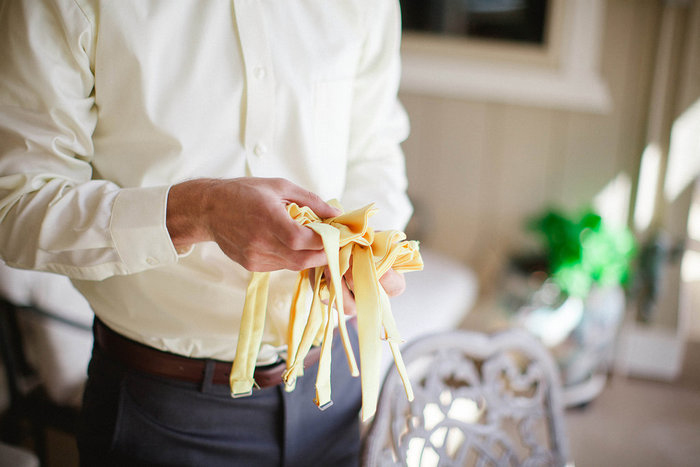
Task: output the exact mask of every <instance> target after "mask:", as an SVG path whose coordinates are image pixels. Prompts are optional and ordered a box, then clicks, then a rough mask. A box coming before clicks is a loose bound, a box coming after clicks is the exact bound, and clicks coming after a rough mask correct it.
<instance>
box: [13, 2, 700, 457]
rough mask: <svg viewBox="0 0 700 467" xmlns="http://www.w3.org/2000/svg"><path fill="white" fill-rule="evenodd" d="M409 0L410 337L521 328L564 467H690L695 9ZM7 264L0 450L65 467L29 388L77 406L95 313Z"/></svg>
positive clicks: (402, 305) (696, 385) (404, 326)
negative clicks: (553, 378) (560, 416)
mask: <svg viewBox="0 0 700 467" xmlns="http://www.w3.org/2000/svg"><path fill="white" fill-rule="evenodd" d="M401 4H402V15H403V17H402V19H403V24H404V33H403V36H404V37H403V48H402V56H403V74H402V85H401V91H400V98H401V101H402V103H403V104H404V106H405V107H406V109H407V111H408V114H409V116H410V119H411V124H412V131H411V135H410V137H409V138H408V140H407V141H406V142H405V144H404V150H405V153H406V161H407V171H408V177H409V187H410V189H409V191H410V196H411V198H412V200H413V202H414V204H415V215H414V217H413V219H412V221H411V224H410V225H409V227H408V229H407V234H408V237H409V238H412V239H416V240H420V242H421V251H422V252H423V256H424V259H425V271H424V272H423V273H416V274H415V275H408V276H407V281H408V285H409V288H408V292H407V293H406V294H405V295H404V296H402V297H399V298H398V299H396V300H394V302H393V308H394V312H395V314H396V316H397V322H398V324H399V328H400V329H401V331H402V334H403V335H404V337H405V338H406V340H408V341H410V339H411V338H414V337H416V336H418V335H420V334H422V333H425V332H429V331H440V330H446V329H452V328H462V329H469V330H478V331H485V332H492V331H496V330H499V329H503V328H505V327H514V326H515V327H523V328H526V329H528V330H529V331H531V332H532V333H533V334H535V335H536V336H537V337H539V338H540V340H541V341H542V342H543V344H545V345H546V346H547V348H548V349H549V350H550V351H551V353H552V355H553V356H554V357H555V359H556V362H557V363H558V366H559V369H560V371H561V375H562V383H563V387H564V395H565V397H564V399H565V404H566V407H567V411H566V421H567V434H568V437H569V439H570V445H571V457H572V461H573V462H575V463H576V464H577V465H580V466H587V465H596V466H598V465H616V466H618V465H619V466H626V465H634V466H644V465H649V466H652V465H654V466H655V465H697V459H698V458H700V182H698V178H699V175H700V2H699V1H698V0H686V1H681V0H676V1H671V0H666V1H664V0H402V1H401ZM0 272H1V273H2V275H0V286H1V287H0V289H1V290H0V291H1V292H2V294H3V296H4V297H5V299H6V300H7V301H6V302H5V303H4V304H3V307H4V308H3V329H4V331H3V332H4V336H5V337H4V341H5V343H6V344H8V345H7V346H6V347H5V348H3V355H4V356H6V355H8V354H13V355H15V354H17V352H15V351H14V350H13V349H14V348H16V342H14V341H13V338H12V337H11V334H12V333H10V337H8V332H9V331H7V330H8V329H9V330H19V331H17V332H19V333H20V334H22V336H23V342H22V343H20V344H21V346H22V349H23V352H20V353H21V355H20V357H21V358H19V365H18V361H17V360H15V361H14V362H9V365H10V366H11V367H12V368H9V369H10V370H12V371H11V372H8V371H6V372H5V384H4V387H6V388H8V389H7V390H5V391H4V392H2V394H1V395H2V396H3V397H0V406H1V407H3V408H4V409H3V410H4V412H3V413H4V415H3V417H2V419H1V420H2V422H3V426H2V428H3V440H5V441H8V442H11V443H18V444H22V445H24V446H26V447H29V448H32V449H35V450H37V451H38V452H39V453H40V455H41V457H42V458H43V459H44V464H45V465H51V466H72V465H77V461H76V457H75V445H74V439H73V438H72V436H71V434H70V432H71V429H72V427H73V426H74V425H72V423H73V422H72V421H71V419H70V415H68V416H66V418H67V420H63V419H61V418H60V417H62V416H63V415H51V417H48V418H51V420H48V421H46V420H40V419H41V418H42V417H40V416H39V415H41V414H39V415H37V414H34V415H31V416H30V417H29V418H30V419H32V417H34V418H33V419H34V420H35V421H36V420H39V421H40V423H47V424H48V425H49V426H53V427H52V428H49V430H48V432H47V433H48V435H47V436H44V434H40V435H37V433H36V432H35V431H32V427H33V426H34V425H32V424H31V423H28V420H27V417H26V414H25V413H24V412H22V410H24V409H26V407H27V406H28V405H29V406H33V407H44V406H43V405H39V404H40V403H39V402H36V401H35V400H34V399H27V398H26V397H25V395H26V394H27V393H29V392H31V391H32V390H34V389H36V388H43V391H42V392H43V394H42V396H41V400H42V401H43V402H41V404H43V403H44V402H46V403H47V404H48V406H50V407H53V408H55V407H59V408H66V407H68V408H69V411H70V408H72V409H75V407H77V406H78V405H79V394H80V391H81V384H82V381H83V378H84V369H83V368H84V365H86V362H87V358H88V354H89V348H90V344H91V343H90V337H89V331H87V329H88V328H89V321H90V316H89V310H85V305H84V304H82V303H80V297H75V296H74V295H73V293H74V291H73V290H72V288H71V287H70V285H69V284H68V283H67V282H65V281H62V280H61V278H57V277H56V276H48V275H33V274H32V275H31V276H23V275H22V274H24V273H21V274H19V275H18V273H16V272H15V271H10V270H5V269H1V270H0ZM57 303H58V304H64V306H62V307H61V306H59V307H56V306H55V304H57ZM426 313H429V316H430V319H429V321H430V323H429V324H426V319H425V316H426ZM13 332H15V331H13ZM42 352H43V353H42ZM25 358H26V359H28V360H29V361H28V362H23V361H22V360H23V359H25ZM4 360H5V367H6V369H8V368H7V366H8V361H7V359H4ZM16 375H19V379H20V380H21V381H19V382H18V381H15V379H16V378H15V376H16ZM27 375H31V376H32V377H33V378H34V379H33V380H31V382H30V383H29V384H27V383H26V379H27V378H26V376H27ZM13 387H14V389H13ZM28 388H29V389H28ZM39 412H42V413H43V415H47V414H49V411H48V409H46V410H44V409H41V410H39ZM51 413H53V412H51ZM61 413H63V412H61ZM43 418H44V419H46V418H47V417H46V416H44V417H43ZM56 421H61V423H52V422H56ZM63 422H65V423H63ZM42 426H43V425H42ZM42 429H43V428H42ZM39 439H44V440H46V441H47V445H46V446H45V449H44V450H42V449H41V441H37V440H39Z"/></svg>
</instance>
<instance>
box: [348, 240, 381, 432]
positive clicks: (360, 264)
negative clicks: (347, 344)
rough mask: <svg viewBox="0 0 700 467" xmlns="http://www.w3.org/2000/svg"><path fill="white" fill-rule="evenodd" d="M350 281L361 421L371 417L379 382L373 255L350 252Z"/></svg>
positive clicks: (363, 251) (361, 250)
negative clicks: (353, 284) (359, 381)
mask: <svg viewBox="0 0 700 467" xmlns="http://www.w3.org/2000/svg"><path fill="white" fill-rule="evenodd" d="M352 256H353V263H352V277H353V281H354V283H355V306H356V309H357V334H358V339H359V344H360V365H361V372H360V378H361V385H362V420H363V421H365V420H367V419H369V418H370V417H372V415H374V412H375V410H376V407H377V399H378V397H379V385H380V379H381V365H380V363H381V359H380V358H379V357H380V355H381V339H380V324H381V314H380V303H379V292H378V288H379V287H381V286H380V285H379V280H378V278H377V277H376V271H375V269H374V257H373V256H372V251H371V250H370V249H369V248H367V247H363V246H361V245H356V246H355V248H353V255H352Z"/></svg>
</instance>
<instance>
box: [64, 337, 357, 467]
mask: <svg viewBox="0 0 700 467" xmlns="http://www.w3.org/2000/svg"><path fill="white" fill-rule="evenodd" d="M348 328H349V329H348V331H349V332H350V334H351V337H352V339H353V341H354V342H355V347H356V340H357V335H356V331H355V329H354V327H353V326H348ZM355 355H358V351H357V348H356V349H355ZM316 370H317V365H314V366H312V367H310V368H309V369H307V370H306V371H305V374H304V376H303V377H301V378H299V380H298V381H297V386H296V389H295V390H294V391H293V392H291V393H287V392H286V391H285V390H284V388H283V387H282V386H281V385H280V386H276V387H269V388H264V389H259V390H254V391H253V395H252V396H249V397H243V398H238V399H233V398H231V396H230V389H229V387H228V386H227V385H222V384H219V385H216V384H212V383H211V382H209V381H206V380H205V381H204V383H203V384H201V385H200V384H195V383H188V382H183V381H178V380H172V379H167V378H162V377H157V376H152V375H146V374H142V373H138V372H135V371H133V370H129V369H128V368H124V367H123V366H121V365H120V364H119V363H117V362H115V361H113V360H112V359H110V358H108V357H107V356H105V355H104V353H103V352H102V351H101V350H100V349H99V347H98V346H95V348H94V349H93V354H92V360H91V361H90V366H89V368H88V382H87V385H86V388H85V395H84V399H83V413H82V420H81V426H80V430H79V433H78V448H79V451H80V463H81V466H110V465H119V466H135V465H144V466H158V465H163V466H206V467H210V466H211V467H214V466H326V465H330V466H333V467H342V466H358V465H359V450H360V441H359V417H358V411H359V409H360V405H361V396H360V382H359V378H353V377H352V376H350V372H349V370H348V365H347V360H346V358H345V353H344V351H343V348H342V345H341V342H340V340H339V338H338V337H337V336H336V339H335V342H334V345H333V369H332V391H333V392H332V399H333V405H332V406H331V407H329V408H328V409H326V410H325V411H321V410H319V409H318V407H316V405H315V404H314V403H313V398H314V395H315V387H314V384H315V379H316Z"/></svg>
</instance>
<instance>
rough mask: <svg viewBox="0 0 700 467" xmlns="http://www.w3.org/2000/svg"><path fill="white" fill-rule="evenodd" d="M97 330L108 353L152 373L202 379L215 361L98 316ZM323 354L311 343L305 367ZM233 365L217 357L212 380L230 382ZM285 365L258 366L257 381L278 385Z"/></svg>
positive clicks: (127, 365) (99, 339)
mask: <svg viewBox="0 0 700 467" xmlns="http://www.w3.org/2000/svg"><path fill="white" fill-rule="evenodd" d="M94 334H95V342H96V343H97V345H98V346H99V347H100V348H101V349H102V350H103V351H104V352H105V353H106V354H107V355H108V356H109V357H111V358H113V359H115V360H117V361H118V362H120V363H122V364H123V365H124V366H126V367H128V368H130V369H133V370H136V371H140V372H143V373H148V374H151V375H156V376H163V377H166V378H174V379H179V380H182V381H190V382H195V383H203V382H204V378H205V370H206V366H207V362H211V361H212V360H206V359H201V358H189V357H184V356H181V355H176V354H173V353H169V352H163V351H162V350H158V349H155V348H153V347H149V346H147V345H144V344H141V343H139V342H136V341H133V340H131V339H128V338H126V337H124V336H122V335H121V334H118V333H117V332H115V331H113V330H111V329H110V328H108V327H107V326H106V325H105V324H104V323H103V322H102V321H100V320H99V319H95V326H94ZM320 354H321V348H320V347H312V348H311V350H310V351H309V353H308V355H307V356H306V359H305V360H304V368H308V367H310V366H312V365H313V364H315V363H316V362H317V361H318V358H319V355H320ZM231 365H232V362H222V361H219V360H215V361H214V369H213V374H212V376H211V381H212V382H213V383H214V384H229V374H230V373H231ZM285 369H286V364H285V362H283V361H280V362H277V363H275V364H272V365H266V366H259V367H256V368H255V374H254V379H255V383H256V384H257V385H258V386H259V387H261V388H266V387H270V386H277V385H278V384H281V383H282V373H283V372H284V370H285Z"/></svg>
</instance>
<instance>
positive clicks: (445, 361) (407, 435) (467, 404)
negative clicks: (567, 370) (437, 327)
mask: <svg viewBox="0 0 700 467" xmlns="http://www.w3.org/2000/svg"><path fill="white" fill-rule="evenodd" d="M402 353H403V357H404V361H405V363H406V366H407V369H408V373H409V378H410V380H411V383H412V386H413V390H414V393H415V399H414V400H413V402H408V400H407V398H406V395H405V393H404V388H403V385H402V383H401V380H400V378H399V375H398V373H397V371H396V370H395V369H392V370H391V371H390V372H389V373H388V375H387V377H386V379H385V381H384V384H383V387H382V393H381V396H380V400H379V405H378V409H377V413H376V415H375V418H374V420H373V422H372V425H371V426H370V428H369V429H368V432H367V434H366V436H365V439H364V447H363V465H365V466H367V467H375V466H388V465H400V466H421V467H430V466H465V465H476V466H499V467H500V466H504V465H505V466H513V465H526V466H531V465H532V466H534V465H536V466H541V465H565V464H566V463H567V461H568V449H567V442H566V437H565V428H564V415H563V405H562V400H561V385H560V382H559V374H558V370H557V368H556V366H555V364H554V361H553V360H552V358H551V356H550V355H549V353H548V352H547V350H546V349H545V348H544V346H543V345H542V344H541V343H540V342H539V341H538V340H536V339H535V338H534V337H532V336H531V335H529V334H527V333H526V332H525V331H522V330H518V329H513V330H508V331H504V332H500V333H497V334H493V335H486V334H481V333H476V332H470V331H451V332H445V333H438V334H433V335H430V336H425V337H422V338H419V339H417V340H415V341H414V342H412V343H411V344H410V345H407V346H406V347H405V348H404V349H403V350H402Z"/></svg>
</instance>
